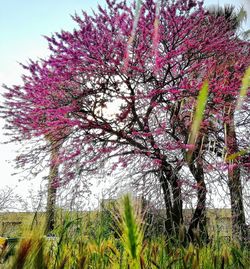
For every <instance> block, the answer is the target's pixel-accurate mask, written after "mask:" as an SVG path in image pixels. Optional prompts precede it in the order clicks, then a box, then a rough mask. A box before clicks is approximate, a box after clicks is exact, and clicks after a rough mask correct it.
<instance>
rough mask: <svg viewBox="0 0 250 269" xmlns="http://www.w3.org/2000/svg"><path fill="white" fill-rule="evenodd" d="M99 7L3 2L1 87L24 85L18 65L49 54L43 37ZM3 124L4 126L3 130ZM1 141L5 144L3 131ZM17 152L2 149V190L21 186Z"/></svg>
mask: <svg viewBox="0 0 250 269" xmlns="http://www.w3.org/2000/svg"><path fill="white" fill-rule="evenodd" d="M97 3H100V4H101V5H104V4H105V0H0V86H1V85H2V84H3V83H5V84H7V85H11V84H15V83H18V82H20V76H21V74H22V68H21V67H20V66H19V65H18V63H17V62H23V63H25V62H26V61H27V60H28V58H32V59H37V58H38V57H44V56H45V55H46V54H47V53H48V51H47V42H46V40H45V39H44V38H43V37H42V35H51V33H53V32H55V31H60V30H61V29H64V30H71V29H73V28H74V26H75V23H74V22H73V21H72V19H71V17H70V14H74V13H75V11H77V12H78V13H79V12H80V10H81V9H83V10H86V11H88V12H91V8H93V9H95V8H96V7H97ZM218 3H219V4H221V5H224V4H225V3H229V4H230V3H231V4H233V5H235V6H239V5H240V4H245V7H246V9H247V10H248V11H249V9H250V0H238V1H237V0H236V1H232V0H219V1H218V0H205V4H206V5H211V4H215V5H217V4H218ZM249 14H250V11H249ZM249 16H250V15H249ZM248 28H250V27H249V20H248ZM0 92H1V93H2V89H1V90H0ZM2 124H3V122H0V127H1V126H2ZM0 140H3V135H2V131H1V130H0ZM15 150H16V148H15V147H14V146H10V145H0V153H1V154H0V167H1V178H0V188H2V187H3V186H4V185H7V184H8V185H12V186H13V185H15V184H17V182H18V177H17V176H15V177H12V176H11V173H13V169H12V168H11V166H10V164H8V163H6V160H11V159H13V158H14V157H15V155H16V153H15ZM35 185H37V183H35ZM18 186H19V187H18V189H19V193H25V192H27V189H28V188H29V187H28V183H27V182H25V183H22V184H21V183H20V184H19V183H18ZM30 186H31V185H30ZM33 187H34V184H33ZM33 187H32V188H33Z"/></svg>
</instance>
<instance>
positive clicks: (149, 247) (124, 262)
mask: <svg viewBox="0 0 250 269" xmlns="http://www.w3.org/2000/svg"><path fill="white" fill-rule="evenodd" d="M111 210H112V212H111V214H110V215H111V216H112V218H110V215H109V217H108V219H105V216H104V215H102V214H97V215H95V216H94V214H92V215H91V216H88V215H85V216H84V217H80V218H79V216H78V217H77V216H76V214H75V213H74V214H73V216H71V215H69V214H64V219H63V221H62V222H60V224H59V225H58V226H57V228H56V229H55V230H54V234H55V237H53V238H46V237H44V236H43V231H42V229H40V230H39V229H38V227H41V226H39V225H38V226H34V229H33V230H31V229H27V230H26V231H25V232H23V235H22V238H21V239H20V240H19V242H18V244H17V245H16V246H15V248H14V250H13V249H12V253H11V255H10V254H8V252H9V251H10V249H9V248H10V246H7V247H5V248H3V249H2V250H0V252H1V255H0V259H1V260H2V262H3V263H2V265H0V268H2V269H11V268H13V269H14V268H16V269H22V268H24V269H31V268H36V269H45V268H46V269H59V268H65V269H67V268H68V269H72V268H73V269H78V268H79V269H80V268H81V269H83V268H94V269H99V268H100V269H105V268H107V269H123V268H124V269H125V268H131V269H139V268H140V269H146V268H148V269H151V268H152V269H154V268H173V269H174V268H179V269H181V268H184V269H185V268H192V269H198V268H200V269H206V268H211V269H212V268H213V269H217V268H218V269H222V268H232V269H237V268H250V259H249V250H247V249H243V248H241V247H240V246H239V245H237V244H234V243H233V242H230V243H229V242H223V240H219V239H217V240H213V242H210V243H209V244H208V245H205V246H199V245H195V244H189V245H188V246H187V247H183V246H181V245H180V244H178V242H177V244H175V245H173V244H172V245H170V244H168V242H166V241H165V239H164V237H163V236H158V237H154V238H147V239H146V238H145V237H144V230H145V229H144V224H143V216H142V214H141V209H140V207H139V206H138V204H137V205H135V204H134V203H133V201H132V200H131V198H130V197H129V196H125V197H124V198H123V199H122V200H121V201H120V203H119V206H115V207H113V209H111ZM110 221H111V225H110ZM107 222H108V223H107ZM29 227H30V226H29Z"/></svg>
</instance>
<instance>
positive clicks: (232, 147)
mask: <svg viewBox="0 0 250 269" xmlns="http://www.w3.org/2000/svg"><path fill="white" fill-rule="evenodd" d="M227 116H228V120H227V122H226V123H225V134H226V137H225V144H226V147H227V156H229V155H231V154H234V153H236V152H238V151H239V148H238V143H237V136H236V131H235V125H234V113H233V111H230V108H229V111H228V113H227ZM228 187H229V191H230V199H231V214H232V233H233V239H235V240H237V241H239V242H241V243H244V242H245V240H246V239H247V229H246V218H245V211H244V205H243V195H242V183H241V177H240V167H239V166H238V165H237V161H236V160H232V161H229V163H228Z"/></svg>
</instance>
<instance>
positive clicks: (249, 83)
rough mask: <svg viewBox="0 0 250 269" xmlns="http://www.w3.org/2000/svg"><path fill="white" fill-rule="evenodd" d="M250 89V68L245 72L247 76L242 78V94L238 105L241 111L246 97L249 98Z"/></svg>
mask: <svg viewBox="0 0 250 269" xmlns="http://www.w3.org/2000/svg"><path fill="white" fill-rule="evenodd" d="M249 87H250V66H249V67H248V68H247V70H246V71H245V74H244V76H243V78H242V83H241V88H240V94H239V97H238V101H237V105H236V109H237V110H240V109H241V106H242V103H243V101H244V99H245V97H246V96H247V91H248V89H249Z"/></svg>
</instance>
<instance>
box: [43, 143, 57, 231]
mask: <svg viewBox="0 0 250 269" xmlns="http://www.w3.org/2000/svg"><path fill="white" fill-rule="evenodd" d="M50 144H51V161H50V171H49V176H48V187H47V208H46V223H45V234H49V233H50V232H51V231H52V230H54V228H55V217H56V189H57V186H56V182H57V179H58V170H59V164H58V163H57V158H58V154H59V146H58V145H55V144H54V143H53V141H51V140H50Z"/></svg>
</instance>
